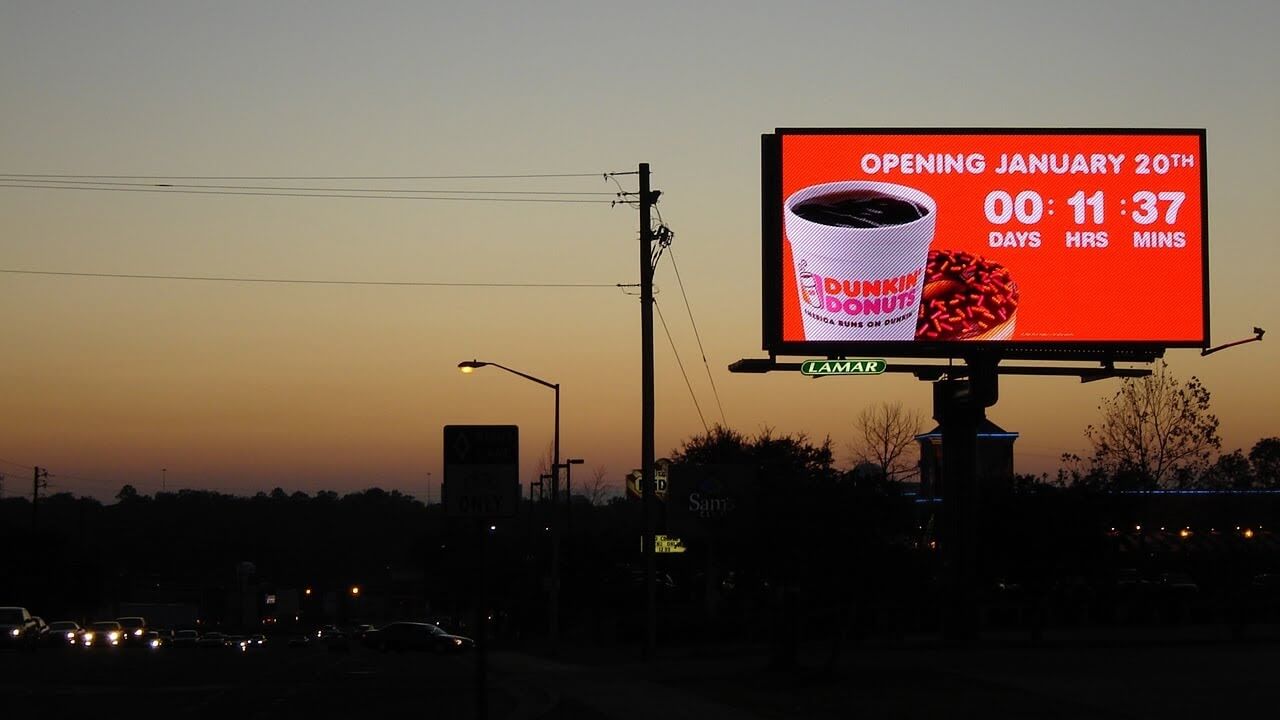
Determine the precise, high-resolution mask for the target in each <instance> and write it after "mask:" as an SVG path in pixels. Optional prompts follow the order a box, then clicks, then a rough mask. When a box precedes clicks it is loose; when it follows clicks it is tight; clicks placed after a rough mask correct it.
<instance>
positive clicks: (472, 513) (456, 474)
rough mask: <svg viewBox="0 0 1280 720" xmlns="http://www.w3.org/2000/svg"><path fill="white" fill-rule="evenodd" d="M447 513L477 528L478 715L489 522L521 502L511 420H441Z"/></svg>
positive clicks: (516, 437) (484, 707)
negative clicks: (443, 422)
mask: <svg viewBox="0 0 1280 720" xmlns="http://www.w3.org/2000/svg"><path fill="white" fill-rule="evenodd" d="M442 494H443V498H444V507H445V514H447V515H448V516H449V517H456V518H470V519H471V520H472V523H473V524H474V525H475V529H476V552H477V555H478V558H477V563H476V626H475V641H476V716H477V717H479V718H481V720H484V718H487V717H488V716H489V703H488V695H487V692H488V690H487V684H488V683H487V680H488V674H489V673H488V658H487V651H488V639H487V638H486V637H485V636H486V634H487V631H488V627H487V626H488V623H487V621H486V620H487V617H486V616H487V613H486V612H485V607H484V604H485V562H486V558H485V555H486V553H485V541H486V536H487V535H488V534H489V530H490V529H489V528H488V527H486V525H487V522H488V521H489V520H491V519H494V518H505V517H512V516H514V515H515V514H516V508H517V507H518V505H519V504H520V429H519V428H518V427H517V426H515V425H445V426H444V485H443V489H442Z"/></svg>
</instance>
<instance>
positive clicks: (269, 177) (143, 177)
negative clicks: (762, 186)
mask: <svg viewBox="0 0 1280 720" xmlns="http://www.w3.org/2000/svg"><path fill="white" fill-rule="evenodd" d="M634 174H635V173H634V172H630V173H628V172H617V173H604V175H606V176H608V175H634ZM600 175H601V173H599V172H589V173H516V174H506V175H72V174H62V173H0V177H14V178H27V179H34V178H56V179H75V180H92V179H106V180H531V179H541V178H577V177H584V178H585V177H599V176H600Z"/></svg>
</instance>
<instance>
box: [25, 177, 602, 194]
mask: <svg viewBox="0 0 1280 720" xmlns="http://www.w3.org/2000/svg"><path fill="white" fill-rule="evenodd" d="M17 182H23V183H29V182H38V183H41V186H42V187H43V185H44V184H46V183H47V184H48V185H49V189H56V188H59V187H63V186H66V185H105V186H109V187H145V188H156V187H158V188H191V189H209V190H272V191H282V192H283V191H296V192H349V193H419V194H422V193H430V194H436V195H588V196H598V195H609V196H616V195H617V193H613V192H603V191H599V190H594V191H573V190H452V189H443V188H355V187H311V186H305V185H208V184H193V183H142V182H108V181H89V180H25V179H24V180H13V179H9V178H6V177H3V176H0V183H17ZM0 187H27V186H26V185H11V186H9V185H0ZM79 189H91V188H79Z"/></svg>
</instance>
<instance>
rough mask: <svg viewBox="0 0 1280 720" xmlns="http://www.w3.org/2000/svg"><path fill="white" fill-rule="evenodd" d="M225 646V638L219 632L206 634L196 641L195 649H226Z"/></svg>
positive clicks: (224, 635)
mask: <svg viewBox="0 0 1280 720" xmlns="http://www.w3.org/2000/svg"><path fill="white" fill-rule="evenodd" d="M226 644H227V636H226V634H224V633H220V632H207V633H205V634H204V635H201V636H200V639H199V640H196V647H198V648H205V649H209V648H220V647H226Z"/></svg>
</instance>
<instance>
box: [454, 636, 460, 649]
mask: <svg viewBox="0 0 1280 720" xmlns="http://www.w3.org/2000/svg"><path fill="white" fill-rule="evenodd" d="M453 644H454V646H455V647H462V640H460V639H458V638H454V639H453Z"/></svg>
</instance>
